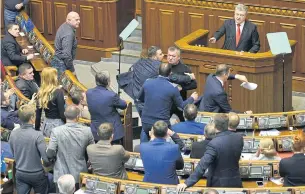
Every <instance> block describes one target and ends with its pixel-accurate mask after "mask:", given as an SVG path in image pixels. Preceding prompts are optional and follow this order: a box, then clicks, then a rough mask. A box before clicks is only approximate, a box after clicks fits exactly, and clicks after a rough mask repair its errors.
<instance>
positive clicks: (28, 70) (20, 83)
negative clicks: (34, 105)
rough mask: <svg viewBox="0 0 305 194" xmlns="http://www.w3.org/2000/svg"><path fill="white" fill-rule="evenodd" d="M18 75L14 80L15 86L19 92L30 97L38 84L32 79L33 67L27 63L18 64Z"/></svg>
mask: <svg viewBox="0 0 305 194" xmlns="http://www.w3.org/2000/svg"><path fill="white" fill-rule="evenodd" d="M18 73H19V76H18V78H17V80H16V81H15V83H16V87H17V88H18V89H19V90H20V91H21V93H22V94H23V95H24V96H25V97H27V98H29V99H31V98H32V96H33V94H34V93H37V91H38V89H39V88H38V85H37V84H36V82H35V81H34V69H33V68H32V66H31V65H30V64H28V63H24V64H22V65H20V67H19V68H18Z"/></svg>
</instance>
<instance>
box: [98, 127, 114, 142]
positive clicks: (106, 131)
mask: <svg viewBox="0 0 305 194" xmlns="http://www.w3.org/2000/svg"><path fill="white" fill-rule="evenodd" d="M113 130H114V129H113V125H112V124H111V123H102V124H101V125H100V126H99V128H98V135H99V137H100V139H101V140H110V138H111V137H112V134H113Z"/></svg>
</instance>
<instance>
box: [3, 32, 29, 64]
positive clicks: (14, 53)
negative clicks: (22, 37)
mask: <svg viewBox="0 0 305 194" xmlns="http://www.w3.org/2000/svg"><path fill="white" fill-rule="evenodd" d="M1 61H2V63H3V64H4V65H5V66H10V65H16V66H19V65H21V64H22V63H24V62H26V56H22V48H21V47H20V46H19V44H18V43H17V41H16V39H15V38H14V37H13V36H12V35H11V34H10V33H7V34H6V35H5V36H4V38H3V39H2V40H1Z"/></svg>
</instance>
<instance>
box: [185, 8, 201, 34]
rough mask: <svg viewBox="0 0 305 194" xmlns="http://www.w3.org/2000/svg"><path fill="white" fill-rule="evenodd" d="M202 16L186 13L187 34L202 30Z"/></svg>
mask: <svg viewBox="0 0 305 194" xmlns="http://www.w3.org/2000/svg"><path fill="white" fill-rule="evenodd" d="M204 22H205V20H204V14H200V13H188V24H189V25H188V28H187V29H188V34H189V33H192V32H194V31H196V30H198V29H203V28H204Z"/></svg>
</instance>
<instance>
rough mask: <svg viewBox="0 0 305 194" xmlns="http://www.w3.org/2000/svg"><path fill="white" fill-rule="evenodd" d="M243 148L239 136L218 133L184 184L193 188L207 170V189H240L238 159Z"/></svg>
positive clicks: (225, 132) (241, 138) (224, 132)
mask: <svg viewBox="0 0 305 194" xmlns="http://www.w3.org/2000/svg"><path fill="white" fill-rule="evenodd" d="M243 146H244V140H243V137H242V136H241V135H239V134H236V133H233V132H231V131H228V130H227V131H223V132H220V133H218V134H217V135H216V137H215V138H213V139H212V140H211V141H210V143H209V144H208V145H207V148H206V152H205V154H204V156H203V157H202V158H201V160H200V162H199V164H198V165H197V167H196V169H195V171H194V172H193V173H192V174H191V175H190V177H189V178H188V179H187V180H186V181H185V184H186V185H187V186H188V187H191V186H193V185H194V184H195V183H196V182H198V181H199V179H200V178H201V177H202V176H203V175H204V173H205V170H206V169H209V171H208V175H207V187H242V181H241V178H240V172H239V159H240V156H241V152H242V149H243Z"/></svg>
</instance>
